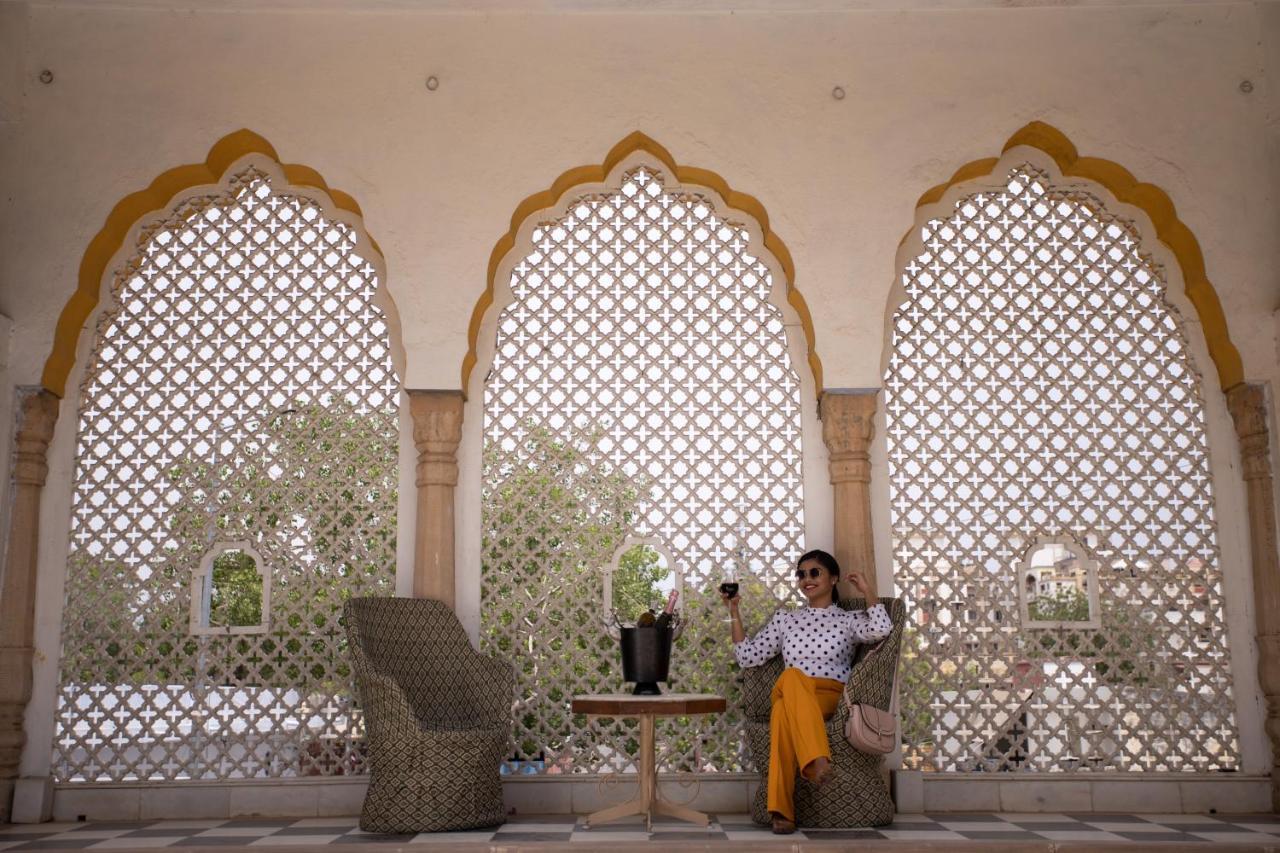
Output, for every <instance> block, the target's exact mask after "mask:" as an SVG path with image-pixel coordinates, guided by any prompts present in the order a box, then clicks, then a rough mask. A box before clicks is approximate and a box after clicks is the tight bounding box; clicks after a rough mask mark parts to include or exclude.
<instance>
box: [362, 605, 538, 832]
mask: <svg viewBox="0 0 1280 853" xmlns="http://www.w3.org/2000/svg"><path fill="white" fill-rule="evenodd" d="M343 614H344V617H345V621H346V626H347V637H348V640H349V643H350V649H351V662H352V665H353V666H354V669H355V676H356V685H357V687H358V689H359V692H360V704H361V706H362V707H363V708H364V715H365V726H366V729H367V731H368V738H369V763H370V779H369V791H368V793H367V794H366V795H365V798H364V810H363V811H362V813H361V815H360V828H361V829H363V830H365V831H366V832H388V833H408V832H440V831H443V830H461V829H472V828H475V827H484V826H496V825H498V824H500V823H502V822H503V821H504V810H503V805H502V781H501V778H500V776H499V773H498V768H499V765H500V764H501V763H502V759H503V757H504V755H505V753H506V750H507V747H508V745H509V744H510V739H511V704H512V699H513V696H514V693H515V673H514V671H513V670H512V668H511V664H509V663H507V662H506V661H499V660H495V659H493V658H489V657H486V656H484V655H481V654H479V653H478V652H476V651H475V650H474V649H472V647H471V643H470V641H468V639H467V635H466V633H465V632H464V631H463V629H462V625H461V624H460V623H459V622H458V618H457V617H456V616H455V615H454V614H453V611H452V610H450V609H449V608H448V607H447V606H445V605H444V604H441V603H440V602H439V601H431V600H429V599H420V598H419V599H415V598H353V599H350V600H349V601H347V603H346V606H345V607H344V609H343Z"/></svg>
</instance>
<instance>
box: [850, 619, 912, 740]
mask: <svg viewBox="0 0 1280 853" xmlns="http://www.w3.org/2000/svg"><path fill="white" fill-rule="evenodd" d="M881 645H883V642H882V643H881ZM878 651H880V646H879V645H878V646H876V647H875V648H874V649H872V650H871V651H870V652H869V653H868V654H867V656H866V657H865V658H863V659H862V661H861V663H862V664H865V663H866V662H867V661H868V660H869V659H870V658H871V655H874V654H876V653H877V652H878ZM890 689H891V690H892V691H893V693H892V694H891V695H892V697H893V698H892V699H890V700H889V710H888V711H881V710H880V709H879V708H877V707H876V706H875V705H868V704H865V703H861V702H860V703H858V704H857V705H855V704H853V703H852V702H850V701H849V691H848V690H847V689H846V690H844V691H843V692H842V693H841V694H840V695H841V696H843V697H844V703H845V705H847V706H848V708H849V719H847V720H845V723H844V736H845V738H846V739H847V740H848V741H849V744H850V746H852V747H853V748H854V749H856V750H858V751H859V752H868V753H871V754H872V755H887V754H888V753H890V752H893V748H894V747H895V746H897V740H898V662H897V661H894V664H893V686H892V687H891V688H890Z"/></svg>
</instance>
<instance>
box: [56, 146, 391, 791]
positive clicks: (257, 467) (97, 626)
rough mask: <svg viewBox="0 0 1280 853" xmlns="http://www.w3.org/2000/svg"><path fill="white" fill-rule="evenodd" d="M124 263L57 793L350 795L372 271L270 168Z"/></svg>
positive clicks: (378, 510) (102, 348)
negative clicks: (283, 779)
mask: <svg viewBox="0 0 1280 853" xmlns="http://www.w3.org/2000/svg"><path fill="white" fill-rule="evenodd" d="M133 248H134V251H133V254H132V256H128V257H126V258H125V260H124V262H122V263H121V265H120V267H119V268H118V270H117V272H116V273H115V274H114V278H113V279H112V280H111V281H110V282H109V292H108V293H107V298H109V299H110V304H109V305H107V306H106V307H105V308H104V309H103V311H102V313H101V315H100V318H99V321H98V324H97V327H96V330H95V333H94V339H93V349H92V352H91V354H90V356H89V359H88V362H87V364H86V368H85V374H84V379H83V381H82V384H81V388H80V408H79V426H78V431H77V441H76V461H75V473H74V478H75V479H74V491H73V499H72V510H71V512H72V517H71V547H70V555H69V558H68V565H67V585H66V605H65V610H64V615H63V632H62V659H61V669H60V686H59V702H58V711H57V714H58V717H57V729H56V734H55V742H54V772H55V774H56V776H57V779H58V780H59V781H90V782H93V781H111V782H115V781H124V780H159V779H240V778H250V777H261V776H311V775H335V774H350V773H357V772H362V771H363V768H364V766H365V751H364V745H363V726H362V723H361V718H360V715H359V711H358V709H356V708H355V707H354V706H353V700H354V696H353V693H352V683H351V674H350V671H349V669H348V665H347V660H346V653H345V636H344V634H343V630H342V627H341V626H340V625H339V624H338V619H339V617H340V615H341V611H342V602H343V600H345V599H346V598H347V597H349V596H352V595H390V594H391V593H392V591H393V582H394V573H395V553H396V547H395V543H396V494H397V483H398V462H397V458H398V434H399V428H398V411H399V387H400V385H399V379H398V378H397V375H396V369H395V367H394V366H393V360H392V343H391V339H390V335H391V331H390V329H389V327H388V316H387V311H386V310H385V309H386V308H387V306H388V303H387V302H385V301H384V300H385V298H386V294H385V291H384V290H383V289H382V285H381V283H380V272H379V268H378V264H377V263H376V262H375V260H374V259H375V258H376V250H374V248H373V246H372V244H371V242H370V241H369V238H368V236H367V235H364V234H363V233H362V232H361V231H360V229H359V228H358V227H357V226H356V225H354V224H352V222H351V221H350V217H347V216H346V215H339V214H337V213H335V212H334V211H333V210H331V209H330V208H329V207H328V203H327V201H326V202H324V203H322V202H320V201H317V200H316V199H315V198H313V197H312V196H311V195H307V194H301V193H299V192H298V191H295V190H294V189H293V188H291V187H290V185H289V184H288V182H287V180H286V179H285V178H284V177H283V176H282V175H281V174H280V173H279V169H278V167H277V166H275V164H272V163H267V162H262V163H260V164H258V165H246V166H244V167H243V168H240V169H238V170H237V171H234V172H232V173H231V174H229V175H228V176H227V177H226V178H224V180H223V182H222V184H220V185H219V186H216V187H212V188H204V189H202V190H201V191H199V194H196V195H192V196H190V197H187V198H185V199H183V200H181V201H179V202H177V203H176V204H175V205H174V206H172V207H171V208H170V209H169V210H167V211H163V212H161V213H159V214H157V215H156V216H155V217H154V218H153V219H151V220H149V221H146V222H144V224H143V226H142V227H141V229H140V231H139V232H138V234H137V237H136V244H135V246H134V247H133ZM228 541H235V542H238V543H240V545H239V546H237V547H241V548H242V549H248V548H251V549H252V553H253V555H254V557H253V559H252V560H250V561H248V562H247V563H246V564H245V565H241V566H236V565H234V564H231V565H228V564H227V559H226V556H225V552H226V549H227V546H226V543H227V542H228ZM246 553H247V552H246ZM209 584H213V585H214V586H213V587H209V588H206V587H208V585H209ZM193 591H194V592H193ZM193 596H194V598H195V600H194V601H193ZM202 599H207V600H202Z"/></svg>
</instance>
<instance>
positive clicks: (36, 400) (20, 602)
mask: <svg viewBox="0 0 1280 853" xmlns="http://www.w3.org/2000/svg"><path fill="white" fill-rule="evenodd" d="M19 410H20V415H19V418H20V420H19V423H18V431H17V434H16V435H15V436H14V455H13V486H14V489H13V509H12V513H11V514H10V516H9V553H8V560H7V562H6V564H5V570H4V578H3V586H0V780H3V782H4V787H3V791H0V794H3V799H0V821H6V820H8V819H9V814H10V807H11V803H12V798H13V781H12V780H13V779H15V778H16V777H17V775H18V765H19V764H21V762H22V747H23V745H24V744H25V743H26V740H27V735H26V731H25V730H24V728H23V716H24V715H25V713H26V710H27V703H28V702H29V701H31V678H32V676H31V659H32V657H33V655H34V654H35V651H34V645H35V624H36V564H37V558H38V556H39V554H38V545H39V541H40V493H41V491H42V490H43V489H44V481H45V477H46V476H47V475H48V473H49V466H48V464H47V463H46V454H47V452H48V450H49V441H50V440H51V439H52V438H53V427H54V424H55V423H56V422H57V420H58V398H57V397H55V396H53V395H52V394H50V393H49V392H48V391H44V390H38V391H33V392H31V393H29V394H27V395H26V396H25V397H24V398H23V399H22V401H21V402H20V403H19Z"/></svg>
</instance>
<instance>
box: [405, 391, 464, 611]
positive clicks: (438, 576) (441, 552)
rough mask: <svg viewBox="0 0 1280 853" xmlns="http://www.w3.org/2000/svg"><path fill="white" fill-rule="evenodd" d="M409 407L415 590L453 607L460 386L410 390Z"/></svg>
mask: <svg viewBox="0 0 1280 853" xmlns="http://www.w3.org/2000/svg"><path fill="white" fill-rule="evenodd" d="M409 412H410V414H411V415H412V416H413V443H414V445H415V446H416V447H417V448H418V478H417V486H418V512H417V518H418V524H417V534H416V536H415V538H414V549H413V595H414V598H434V599H436V600H438V601H443V602H444V603H445V604H447V605H449V606H450V607H454V606H455V604H454V576H453V572H454V566H453V489H454V487H455V486H456V485H458V456H457V452H458V442H460V441H461V440H462V392H461V391H410V392H409Z"/></svg>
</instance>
